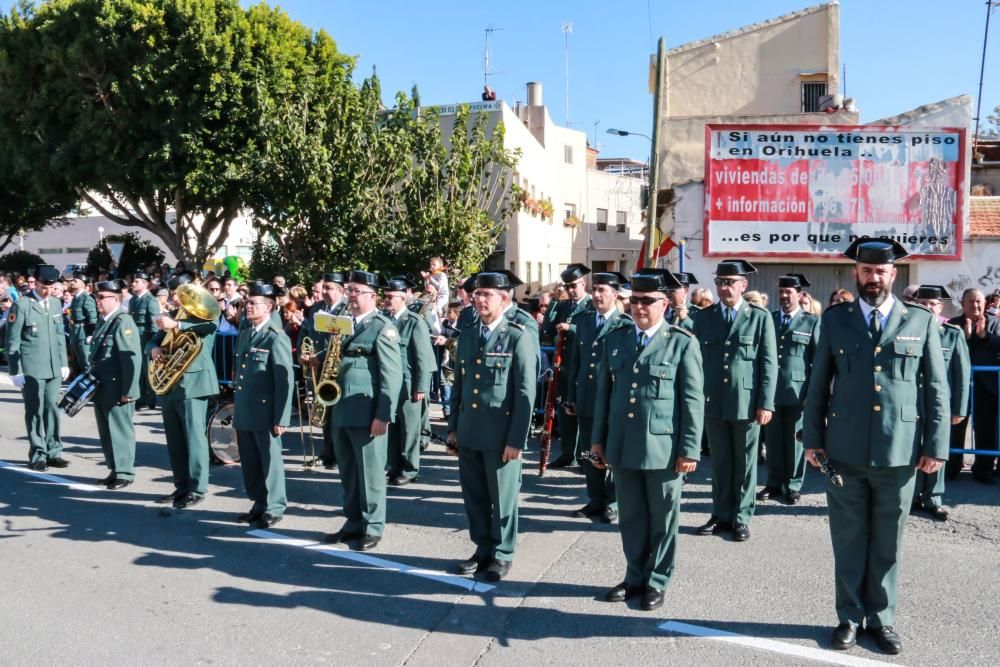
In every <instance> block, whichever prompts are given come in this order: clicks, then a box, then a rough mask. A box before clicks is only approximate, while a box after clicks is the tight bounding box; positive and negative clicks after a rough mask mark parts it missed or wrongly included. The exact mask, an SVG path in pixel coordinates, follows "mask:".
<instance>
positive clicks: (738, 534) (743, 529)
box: [733, 523, 750, 542]
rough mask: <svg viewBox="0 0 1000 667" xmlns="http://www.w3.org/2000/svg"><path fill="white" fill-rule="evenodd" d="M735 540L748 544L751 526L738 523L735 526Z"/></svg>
mask: <svg viewBox="0 0 1000 667" xmlns="http://www.w3.org/2000/svg"><path fill="white" fill-rule="evenodd" d="M733 539H734V540H736V541H737V542H746V541H747V540H749V539H750V526H748V525H746V524H745V523H738V524H736V525H734V526H733Z"/></svg>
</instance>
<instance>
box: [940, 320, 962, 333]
mask: <svg viewBox="0 0 1000 667" xmlns="http://www.w3.org/2000/svg"><path fill="white" fill-rule="evenodd" d="M941 327H942V328H944V327H951V328H952V329H954V330H955V331H961V332H962V333H963V334H964V333H965V330H964V329H963V328H962V327H960V326H958V325H957V324H952V323H951V322H942V323H941Z"/></svg>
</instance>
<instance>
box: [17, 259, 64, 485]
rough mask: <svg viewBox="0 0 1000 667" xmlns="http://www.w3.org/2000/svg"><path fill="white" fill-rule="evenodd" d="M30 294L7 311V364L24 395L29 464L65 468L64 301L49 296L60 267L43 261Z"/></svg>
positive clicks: (40, 466) (31, 465)
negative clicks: (61, 428)
mask: <svg viewBox="0 0 1000 667" xmlns="http://www.w3.org/2000/svg"><path fill="white" fill-rule="evenodd" d="M31 280H32V282H33V283H34V288H33V290H32V291H31V292H30V294H29V296H28V298H25V299H18V300H17V301H15V302H14V306H13V307H12V308H11V309H10V312H9V314H8V315H7V365H8V367H9V369H10V375H11V381H12V382H13V383H14V386H16V387H20V389H21V396H22V397H23V398H24V424H25V427H26V428H27V430H28V443H29V445H30V449H29V454H28V459H29V460H28V467H29V468H31V469H32V470H37V471H39V472H41V471H44V470H47V469H48V468H49V466H52V467H53V468H65V467H66V466H68V465H69V461H67V460H66V459H64V458H62V456H61V454H62V441H61V440H60V439H59V410H58V407H57V405H58V402H59V388H60V386H61V385H62V382H63V381H64V380H65V379H66V378H67V377H69V362H68V361H67V358H66V336H65V334H64V331H65V329H64V327H63V316H62V303H61V302H60V301H59V300H58V299H55V298H53V297H52V296H50V294H49V288H50V287H51V286H52V285H54V284H55V283H56V282H57V281H58V280H59V269H57V268H56V267H54V266H50V265H48V264H42V265H40V266H39V267H38V270H37V271H36V272H35V277H34V278H32V279H31Z"/></svg>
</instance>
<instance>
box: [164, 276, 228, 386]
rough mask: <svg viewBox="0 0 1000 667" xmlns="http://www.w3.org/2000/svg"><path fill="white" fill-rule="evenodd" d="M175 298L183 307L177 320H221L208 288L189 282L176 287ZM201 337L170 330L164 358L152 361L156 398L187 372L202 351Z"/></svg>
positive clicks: (165, 343)
mask: <svg viewBox="0 0 1000 667" xmlns="http://www.w3.org/2000/svg"><path fill="white" fill-rule="evenodd" d="M174 298H176V299H177V303H178V305H179V306H180V307H179V308H178V309H177V315H176V316H175V318H174V319H177V320H186V319H190V318H192V317H193V318H195V319H199V320H205V321H207V322H213V321H216V320H218V319H219V315H220V314H221V312H222V311H221V309H220V308H219V303H218V301H216V299H215V297H214V296H212V294H211V293H210V292H209V291H208V290H207V289H205V288H204V287H199V286H198V285H195V284H193V283H186V284H184V285H181V286H180V287H178V288H177V291H176V292H174ZM201 346H202V342H201V337H200V336H198V335H196V334H194V333H192V332H190V331H181V330H180V329H179V328H178V329H171V330H170V331H168V332H167V333H166V334H165V335H164V336H163V341H162V342H161V343H160V349H161V350H163V356H162V357H160V358H159V359H154V360H152V361H150V362H149V367H148V369H147V374H146V375H147V378H148V379H149V388H150V389H152V390H153V392H154V393H155V394H156V395H157V396H163V395H164V394H167V393H169V392H170V390H171V389H173V388H174V387H175V386H176V385H177V383H178V382H180V380H181V377H183V375H184V371H186V370H187V369H188V366H190V365H191V363H192V362H193V361H194V360H195V358H197V356H198V353H199V352H201Z"/></svg>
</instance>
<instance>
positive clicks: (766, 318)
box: [694, 259, 778, 542]
mask: <svg viewBox="0 0 1000 667" xmlns="http://www.w3.org/2000/svg"><path fill="white" fill-rule="evenodd" d="M756 271H757V269H756V268H754V266H753V265H752V264H751V263H750V262H747V261H745V260H742V259H733V260H724V261H722V262H720V263H719V264H718V266H717V267H716V270H715V285H716V289H717V290H718V293H719V300H718V301H717V302H716V303H714V304H712V305H711V306H710V307H708V308H705V309H704V310H699V311H698V312H697V313H695V314H694V324H695V333H696V334H697V336H698V341H699V343H701V354H702V357H703V358H704V360H705V430H706V431H707V433H708V446H709V449H710V450H711V452H712V516H711V518H710V519H709V520H708V522H707V523H706V524H705V525H703V526H701V527H700V528H698V534H699V535H719V534H721V533H724V532H729V531H732V534H733V539H735V540H736V541H737V542H745V541H747V540H748V539H750V519H751V517H752V516H753V510H754V492H755V487H756V486H757V450H758V440H759V435H760V427H761V426H765V425H767V423H768V422H770V421H771V415H772V414H773V412H774V393H775V388H776V382H777V378H778V351H777V348H776V346H775V340H774V323H773V322H772V321H771V314H770V313H768V312H767V311H766V310H764V309H763V308H759V307H757V306H753V305H751V304H750V303H749V302H747V301H744V299H743V293H744V292H745V291H746V289H747V285H748V282H747V275H749V274H751V273H755V272H756Z"/></svg>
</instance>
